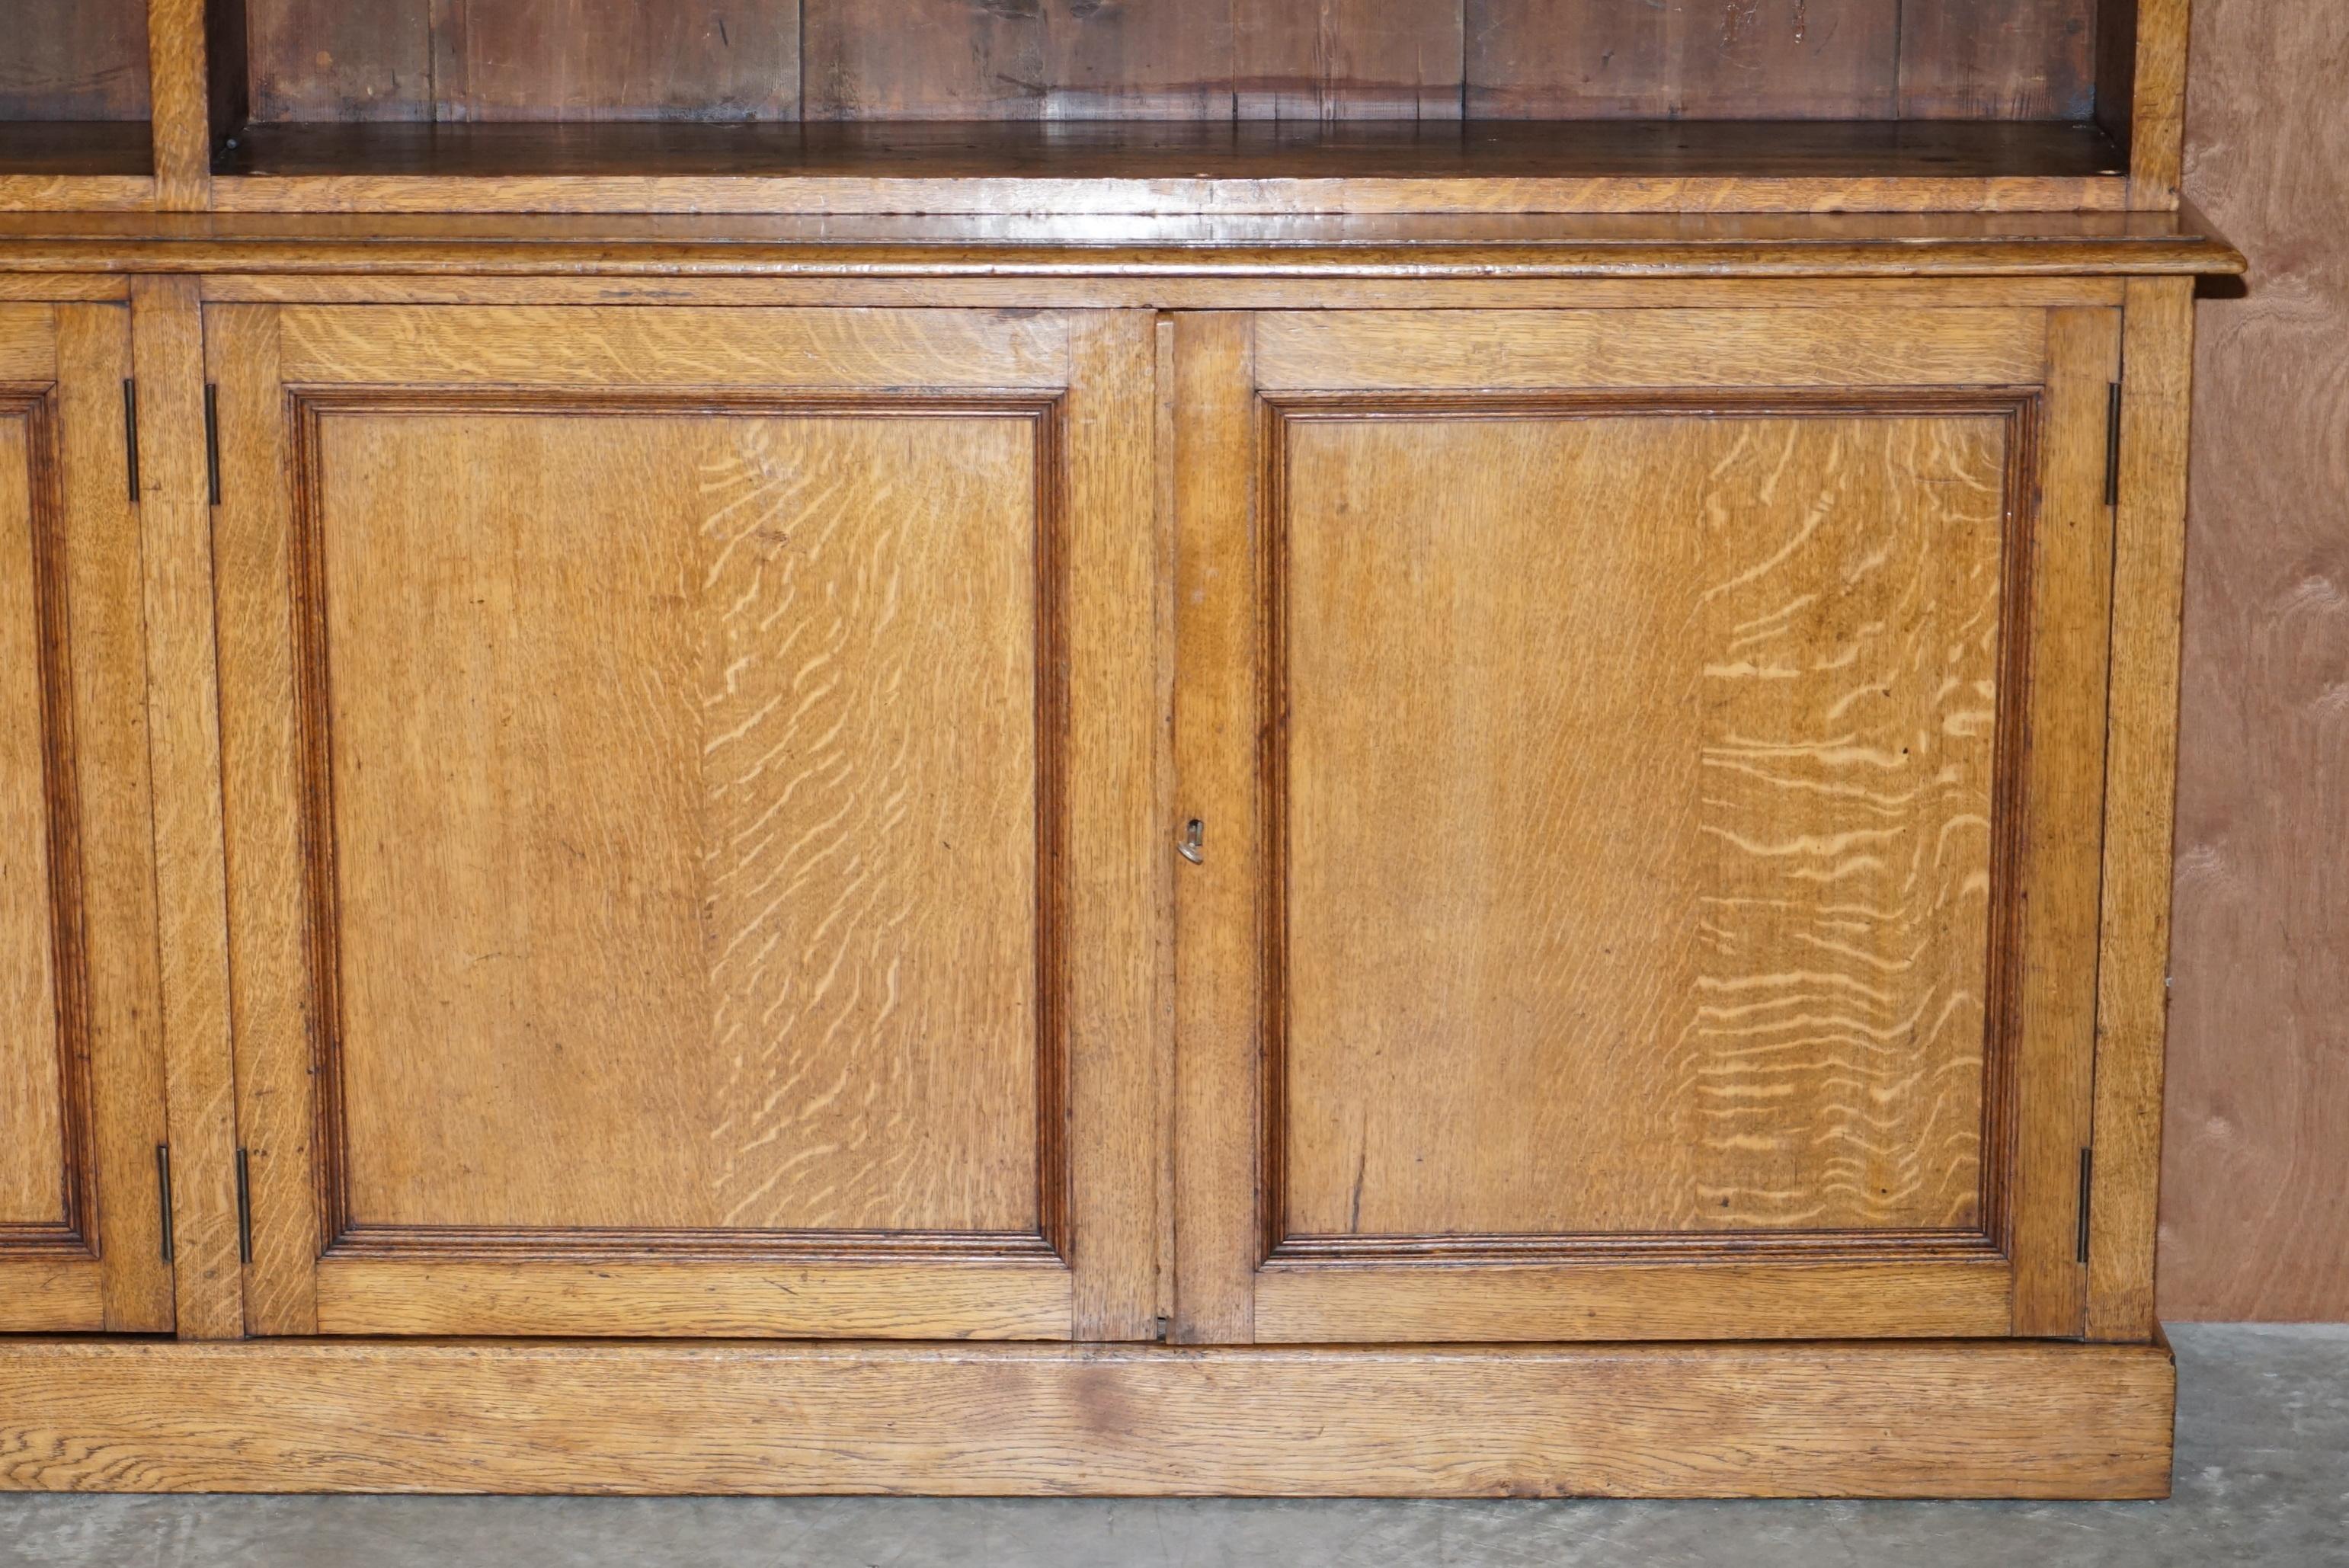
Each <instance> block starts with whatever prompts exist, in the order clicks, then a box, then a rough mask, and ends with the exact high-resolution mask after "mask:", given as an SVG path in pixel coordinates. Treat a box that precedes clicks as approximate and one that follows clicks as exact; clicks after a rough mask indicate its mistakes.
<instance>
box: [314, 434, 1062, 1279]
mask: <svg viewBox="0 0 2349 1568" xmlns="http://www.w3.org/2000/svg"><path fill="white" fill-rule="evenodd" d="M1040 438H1041V431H1040V428H1039V427H1038V425H1037V422H1036V421H1035V420H1034V419H1033V418H1017V417H994V418H991V417H988V416H987V415H985V414H984V413H973V414H969V415H952V414H945V415H939V416H936V417H930V418H924V417H920V415H919V411H918V410H917V409H910V408H908V409H901V410H899V411H898V412H897V415H896V417H889V416H888V413H887V411H886V410H885V409H876V410H874V413H873V415H871V416H868V417H863V418H858V417H845V416H831V417H827V416H824V415H823V414H812V415H809V416H807V417H803V418H792V417H788V416H770V417H766V418H758V417H751V416H744V417H733V418H676V417H672V418H658V417H632V416H626V415H613V414H602V413H599V412H598V411H597V410H595V409H594V408H592V407H590V408H585V409H580V410H576V411H565V410H561V409H554V410H549V411H547V412H544V413H533V412H531V411H528V410H526V409H524V410H504V411H484V412H481V413H470V414H469V413H466V412H464V411H462V410H460V409H452V410H449V411H447V412H439V411H433V410H429V409H421V410H418V411H414V412H386V413H377V412H373V411H369V410H366V409H363V408H361V409H354V410H350V411H335V412H330V413H326V414H325V415H323V416H321V417H320V418H319V421H318V426H317V435H316V441H317V447H316V451H315V452H314V453H311V454H309V455H308V460H309V461H310V462H311V463H313V464H315V465H316V484H317V487H318V489H317V500H316V507H317V512H316V517H315V518H314V519H312V520H311V526H312V527H313V528H314V529H315V530H316V548H317V549H318V550H319V552H321V554H322V555H323V570H322V575H321V582H320V588H321V591H322V593H323V598H324V603H323V615H324V625H323V626H322V627H321V628H320V631H321V633H322V634H323V640H324V645H323V649H322V652H323V655H324V658H325V661H326V666H327V668H328V669H329V670H330V671H331V675H330V676H329V683H330V684H329V686H328V687H327V690H326V693H325V700H326V712H325V713H324V714H323V715H320V716H318V717H320V718H322V719H323V720H324V723H325V725H326V745H327V746H328V747H329V748H330V750H331V756H332V759H333V761H332V767H333V775H332V787H333V818H332V821H331V831H332V834H333V852H334V874H335V878H336V892H335V897H336V912H335V913H336V932H335V936H334V942H335V951H336V959H337V965H338V974H337V979H338V985H339V992H340V1008H341V1016H340V1019H339V1038H340V1047H341V1053H342V1068H341V1071H342V1075H343V1081H342V1088H343V1095H344V1109H345V1114H346V1116H347V1119H348V1121H347V1149H346V1151H345V1152H346V1158H347V1161H348V1166H347V1181H348V1183H349V1190H348V1193H347V1203H348V1206H349V1207H348V1215H349V1220H350V1222H351V1223H352V1224H354V1225H357V1226H362V1227H366V1226H373V1225H411V1224H413V1225H441V1226H477V1227H478V1226H496V1227H521V1228H528V1227H589V1228H610V1229H629V1228H644V1227H661V1228H674V1229H684V1230H700V1229H767V1230H808V1231H862V1230H916V1231H920V1230H936V1231H980V1232H1004V1233H1016V1232H1021V1231H1031V1232H1032V1231H1033V1230H1034V1229H1035V1228H1036V1226H1037V1224H1038V1223H1039V1215H1038V1213H1037V1209H1036V1202H1037V1199H1036V1187H1037V1181H1038V1179H1039V1171H1038V1168H1037V1159H1038V1155H1037V1149H1038V1141H1037V1139H1038V1114H1039V1113H1038V1107H1037V1104H1036V1093H1037V1087H1036V1060H1037V1051H1038V1037H1039V1032H1040V1016H1039V1015H1040V1008H1041V1006H1043V998H1042V997H1040V995H1039V989H1038V987H1039V982H1040V964H1039V960H1038V944H1039V941H1040V933H1039V931H1038V926H1037V888H1038V882H1039V876H1040V869H1039V865H1038V847H1039V846H1038V842H1037V831H1038V829H1037V810H1038V806H1037V801H1038V769H1039V767H1040V756H1039V748H1040V740H1039V737H1038V734H1037V731H1036V722H1037V716H1036V712H1035V693H1036V689H1037V660H1038V641H1039V625H1040V620H1042V619H1043V618H1045V617H1049V616H1050V614H1054V613H1055V610H1054V607H1053V606H1051V605H1050V604H1047V603H1040V602H1039V597H1038V594H1039V584H1038V582H1037V576H1036V568H1035V565H1034V561H1035V558H1036V555H1037V552H1039V550H1040V548H1041V547H1042V545H1041V542H1040V540H1039V538H1038V533H1039V530H1040V527H1042V526H1044V525H1043V523H1042V522H1041V521H1040V516H1039V511H1040V509H1039V498H1038V496H1037V494H1036V490H1035V472H1036V468H1037V463H1038V451H1037V443H1038V441H1039V440H1040ZM419 1106H430V1107H432V1108H433V1109H432V1111H431V1113H430V1114H429V1115H419V1114H418V1108H419Z"/></svg>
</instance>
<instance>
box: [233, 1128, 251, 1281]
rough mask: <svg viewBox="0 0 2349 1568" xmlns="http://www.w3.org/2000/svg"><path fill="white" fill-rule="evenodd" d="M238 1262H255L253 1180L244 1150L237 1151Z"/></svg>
mask: <svg viewBox="0 0 2349 1568" xmlns="http://www.w3.org/2000/svg"><path fill="white" fill-rule="evenodd" d="M236 1261H237V1262H239V1263H241V1264H249V1263H251V1262H252V1261H253V1178H252V1176H251V1174H250V1172H248V1171H247V1170H246V1169H245V1160H244V1150H242V1149H240V1150H237V1151H236Z"/></svg>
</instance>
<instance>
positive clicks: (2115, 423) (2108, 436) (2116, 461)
mask: <svg viewBox="0 0 2349 1568" xmlns="http://www.w3.org/2000/svg"><path fill="white" fill-rule="evenodd" d="M2105 504H2106V506H2118V505H2120V504H2121V384H2120V383H2119V382H2117V381H2116V382H2114V383H2113V387H2112V393H2111V396H2110V398H2109V400H2108V401H2107V402H2106V405H2105Z"/></svg>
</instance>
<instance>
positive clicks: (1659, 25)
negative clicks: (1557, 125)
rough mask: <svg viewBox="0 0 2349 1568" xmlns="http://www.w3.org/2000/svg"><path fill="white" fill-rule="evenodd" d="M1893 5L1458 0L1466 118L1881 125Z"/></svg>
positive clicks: (1890, 83)
mask: <svg viewBox="0 0 2349 1568" xmlns="http://www.w3.org/2000/svg"><path fill="white" fill-rule="evenodd" d="M1899 26H1900V0H1723V3H1720V4H1706V3H1704V0H1663V3H1662V4H1658V5H1642V4H1636V3H1630V4H1627V3H1624V0H1467V27H1466V45H1467V63H1466V66H1465V73H1466V77H1467V84H1468V86H1467V112H1468V116H1469V118H1470V119H1479V118H1486V117H1491V118H1500V119H1561V118H1572V119H1667V118H1669V119H1681V118H1688V119H1889V118H1891V117H1892V115H1893V114H1894V113H1895V111H1896V108H1897V103H1896V93H1895V89H1896V87H1897V85H1898V79H1899V55H1900V47H1899Z"/></svg>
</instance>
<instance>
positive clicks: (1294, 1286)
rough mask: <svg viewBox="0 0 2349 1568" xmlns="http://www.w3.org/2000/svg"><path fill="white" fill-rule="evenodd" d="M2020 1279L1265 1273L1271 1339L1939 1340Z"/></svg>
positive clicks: (1537, 1269) (1559, 1269) (1907, 1269)
mask: <svg viewBox="0 0 2349 1568" xmlns="http://www.w3.org/2000/svg"><path fill="white" fill-rule="evenodd" d="M2012 1323H2013V1281H2012V1280H2011V1279H2010V1278H2009V1276H2008V1273H2007V1270H2006V1268H2005V1266H2004V1265H2003V1264H2002V1262H2001V1261H2000V1260H1999V1259H1997V1258H1994V1257H1975V1258H1972V1259H1963V1258H1951V1259H1941V1260H1931V1261H1924V1262H1919V1261H1916V1260H1914V1259H1909V1260H1903V1262H1902V1264H1900V1266H1899V1268H1897V1269H1888V1268H1887V1267H1886V1266H1885V1265H1884V1264H1883V1263H1882V1262H1881V1261H1880V1260H1868V1261H1849V1260H1847V1261H1844V1262H1839V1263H1838V1262H1832V1261H1826V1260H1821V1259H1806V1260H1805V1261H1803V1262H1800V1263H1776V1264H1774V1263H1768V1262H1741V1263H1726V1262H1723V1261H1721V1260H1720V1259H1718V1258H1714V1259H1712V1260H1709V1261H1706V1262H1702V1263H1696V1262H1689V1261H1682V1262H1671V1263H1657V1262H1645V1263H1640V1262H1622V1263H1605V1262H1581V1263H1575V1264H1566V1265H1562V1266H1559V1265H1551V1266H1544V1265H1540V1264H1528V1265H1523V1266H1510V1265H1480V1266H1478V1267H1477V1269H1476V1270H1475V1274H1474V1275H1473V1283H1472V1284H1470V1285H1469V1287H1468V1288H1466V1289H1463V1288H1462V1283H1461V1281H1460V1279H1459V1278H1458V1277H1456V1276H1455V1275H1451V1274H1447V1272H1446V1271H1444V1270H1441V1269H1429V1268H1426V1267H1423V1266H1416V1265H1408V1264H1407V1265H1402V1266H1386V1267H1381V1266H1379V1265H1377V1264H1369V1265H1357V1264H1345V1265H1342V1266H1340V1265H1332V1266H1328V1267H1320V1266H1307V1267H1297V1266H1290V1265H1287V1264H1280V1263H1278V1262H1276V1263H1275V1264H1273V1265H1272V1266H1270V1267H1268V1268H1266V1269H1265V1270H1264V1271H1263V1273H1261V1274H1258V1275H1257V1291H1256V1332H1257V1340H1258V1341H1259V1342H1260V1343H1263V1344H1268V1345H1270V1344H1280V1343H1288V1344H1304V1345H1323V1344H1330V1345H1335V1344H1346V1343H1357V1344H1370V1345H1377V1344H1392V1343H1393V1342H1395V1341H1398V1340H1400V1341H1402V1342H1405V1343H1414V1342H1426V1343H1430V1344H1441V1343H1444V1342H1446V1341H1452V1342H1457V1341H1462V1340H1476V1339H1489V1340H1499V1341H1506V1340H1524V1341H1533V1342H1540V1341H1558V1340H1574V1339H1590V1340H1607V1339H1618V1340H1650V1339H1683V1340H1700V1339H1702V1340H1723V1339H1807V1338H1812V1337H1816V1336H1819V1335H1849V1336H1854V1337H1856V1338H1857V1337H1865V1338H1869V1339H1934V1338H1951V1337H1962V1336H1982V1337H1984V1338H1992V1337H1996V1336H2002V1335H2004V1334H2006V1333H2007V1332H2008V1330H2009V1327H2010V1326H2011V1325H2012Z"/></svg>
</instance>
